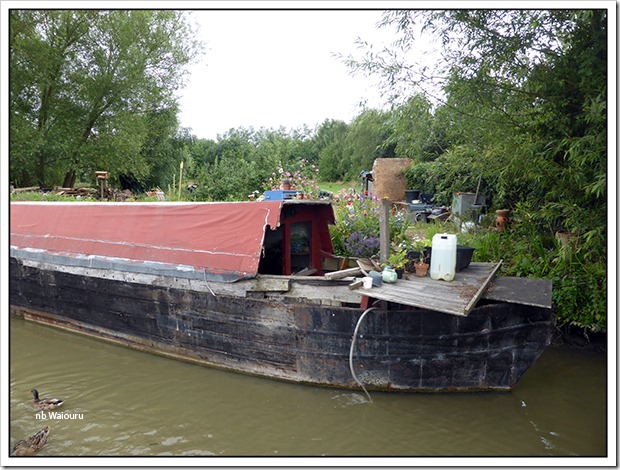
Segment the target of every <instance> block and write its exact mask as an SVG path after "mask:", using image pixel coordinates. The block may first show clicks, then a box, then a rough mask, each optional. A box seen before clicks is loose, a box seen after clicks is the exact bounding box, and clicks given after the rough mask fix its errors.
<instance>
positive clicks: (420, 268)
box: [415, 263, 430, 277]
mask: <svg viewBox="0 0 620 470" xmlns="http://www.w3.org/2000/svg"><path fill="white" fill-rule="evenodd" d="M429 266H430V264H428V263H416V264H415V275H416V276H417V277H424V276H426V272H427V271H428V267H429Z"/></svg>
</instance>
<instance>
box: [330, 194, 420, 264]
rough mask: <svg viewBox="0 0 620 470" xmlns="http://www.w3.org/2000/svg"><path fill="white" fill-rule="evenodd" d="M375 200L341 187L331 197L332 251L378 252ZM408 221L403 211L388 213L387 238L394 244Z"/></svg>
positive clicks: (401, 238)
mask: <svg viewBox="0 0 620 470" xmlns="http://www.w3.org/2000/svg"><path fill="white" fill-rule="evenodd" d="M379 207H380V204H379V201H378V200H377V199H373V198H370V197H367V196H364V195H361V194H359V193H357V191H355V190H354V189H353V188H349V190H344V189H342V190H341V191H340V193H338V194H337V195H335V197H334V209H335V216H336V224H335V225H331V226H330V235H331V238H332V243H333V245H334V252H335V253H336V254H337V255H339V256H351V257H364V258H369V257H371V256H373V255H376V254H378V253H379V238H380V237H379ZM408 227H409V223H408V221H407V218H406V216H405V214H404V211H399V210H396V209H393V210H392V211H391V212H390V214H389V228H390V240H391V242H392V244H393V245H394V246H398V245H399V244H400V243H402V242H403V241H404V240H406V238H407V236H406V231H407V228H408Z"/></svg>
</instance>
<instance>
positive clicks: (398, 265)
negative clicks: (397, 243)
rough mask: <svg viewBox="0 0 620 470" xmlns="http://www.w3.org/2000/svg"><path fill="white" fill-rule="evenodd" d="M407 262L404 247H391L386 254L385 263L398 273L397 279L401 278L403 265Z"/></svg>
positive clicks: (403, 269)
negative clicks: (388, 253)
mask: <svg viewBox="0 0 620 470" xmlns="http://www.w3.org/2000/svg"><path fill="white" fill-rule="evenodd" d="M406 264H407V251H406V250H404V249H393V250H392V251H391V252H390V255H389V256H388V259H387V263H386V265H388V266H391V267H392V268H394V271H396V274H398V279H402V278H403V273H404V271H405V265H406Z"/></svg>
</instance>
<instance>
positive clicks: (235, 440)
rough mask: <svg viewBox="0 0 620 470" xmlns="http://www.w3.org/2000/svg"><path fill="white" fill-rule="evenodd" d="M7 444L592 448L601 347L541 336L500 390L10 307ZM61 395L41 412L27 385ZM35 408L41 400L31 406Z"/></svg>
mask: <svg viewBox="0 0 620 470" xmlns="http://www.w3.org/2000/svg"><path fill="white" fill-rule="evenodd" d="M9 324H10V337H9V339H10V357H9V365H10V409H9V411H10V426H9V430H10V444H11V446H12V445H13V444H14V442H15V441H16V440H17V439H23V438H25V437H27V436H29V435H31V434H34V432H36V431H38V430H39V429H41V428H42V427H43V426H44V425H45V424H47V425H49V426H50V428H51V432H50V437H49V439H48V443H47V445H46V446H45V447H44V448H43V449H41V451H39V453H38V454H37V455H39V456H98V457H102V456H269V457H276V456H312V457H319V456H407V457H415V456H425V457H432V456H515V457H518V456H590V457H592V456H605V455H606V453H607V449H606V443H607V433H606V431H607V429H606V426H607V423H606V392H607V388H606V387H607V385H606V359H605V356H604V355H603V354H598V353H590V352H582V351H574V350H566V349H555V348H550V349H548V350H547V351H546V352H545V353H544V354H543V355H542V356H541V358H540V359H539V361H538V363H537V364H536V365H535V366H534V368H532V369H531V370H530V371H529V372H528V373H527V374H526V375H525V376H524V378H523V379H522V381H521V383H520V384H519V385H518V386H517V388H516V389H515V390H514V391H512V392H510V393H480V394H478V393H471V394H391V393H376V392H375V393H373V394H372V397H373V403H372V404H371V403H368V401H367V399H366V397H365V395H364V394H363V392H361V391H360V392H356V391H347V390H337V389H327V388H319V387H309V386H301V385H293V384H288V383H283V382H278V381H274V380H268V379H261V378H255V377H249V376H244V375H240V374H235V373H229V372H223V371H218V370H213V369H209V368H205V367H202V366H198V365H193V364H187V363H183V362H179V361H174V360H171V359H167V358H163V357H159V356H156V355H152V354H147V353H143V352H138V351H133V350H130V349H127V348H124V347H121V346H116V345H113V344H109V343H105V342H102V341H99V340H96V339H92V338H87V337H84V336H81V335H76V334H73V333H68V332H64V331H60V330H57V329H53V328H50V327H46V326H41V325H36V324H32V323H30V322H27V321H24V320H20V319H14V318H12V319H10V323H9ZM33 387H35V388H37V389H38V390H39V392H40V394H41V396H53V397H56V398H61V399H64V400H65V405H64V406H63V407H62V408H60V409H59V411H64V412H65V413H66V414H65V415H63V416H65V417H66V419H61V418H60V417H58V416H57V417H52V416H50V413H47V416H45V418H47V419H42V418H43V416H41V412H39V416H37V411H36V410H34V409H33V408H32V406H31V400H32V395H31V394H30V390H31V389H32V388H33ZM43 414H45V413H43Z"/></svg>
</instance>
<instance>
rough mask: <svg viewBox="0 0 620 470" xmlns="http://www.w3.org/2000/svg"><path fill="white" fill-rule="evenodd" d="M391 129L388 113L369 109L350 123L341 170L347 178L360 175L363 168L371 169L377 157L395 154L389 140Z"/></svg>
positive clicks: (388, 156) (387, 156)
mask: <svg viewBox="0 0 620 470" xmlns="http://www.w3.org/2000/svg"><path fill="white" fill-rule="evenodd" d="M390 134H391V129H390V128H389V125H388V113H386V112H384V111H379V110H376V109H368V110H365V111H363V112H362V113H360V114H359V115H358V116H357V117H356V118H355V119H354V120H353V122H352V123H351V124H350V126H349V132H348V133H347V138H346V141H345V155H346V159H348V161H347V160H344V161H343V162H342V163H343V167H342V168H341V171H342V173H343V175H344V178H345V179H346V180H352V179H355V178H357V177H358V176H359V173H360V172H361V171H362V170H371V169H372V166H373V163H374V161H375V159H377V158H390V157H393V156H394V146H393V145H392V144H389V143H388V142H387V140H388V136H389V135H390Z"/></svg>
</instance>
